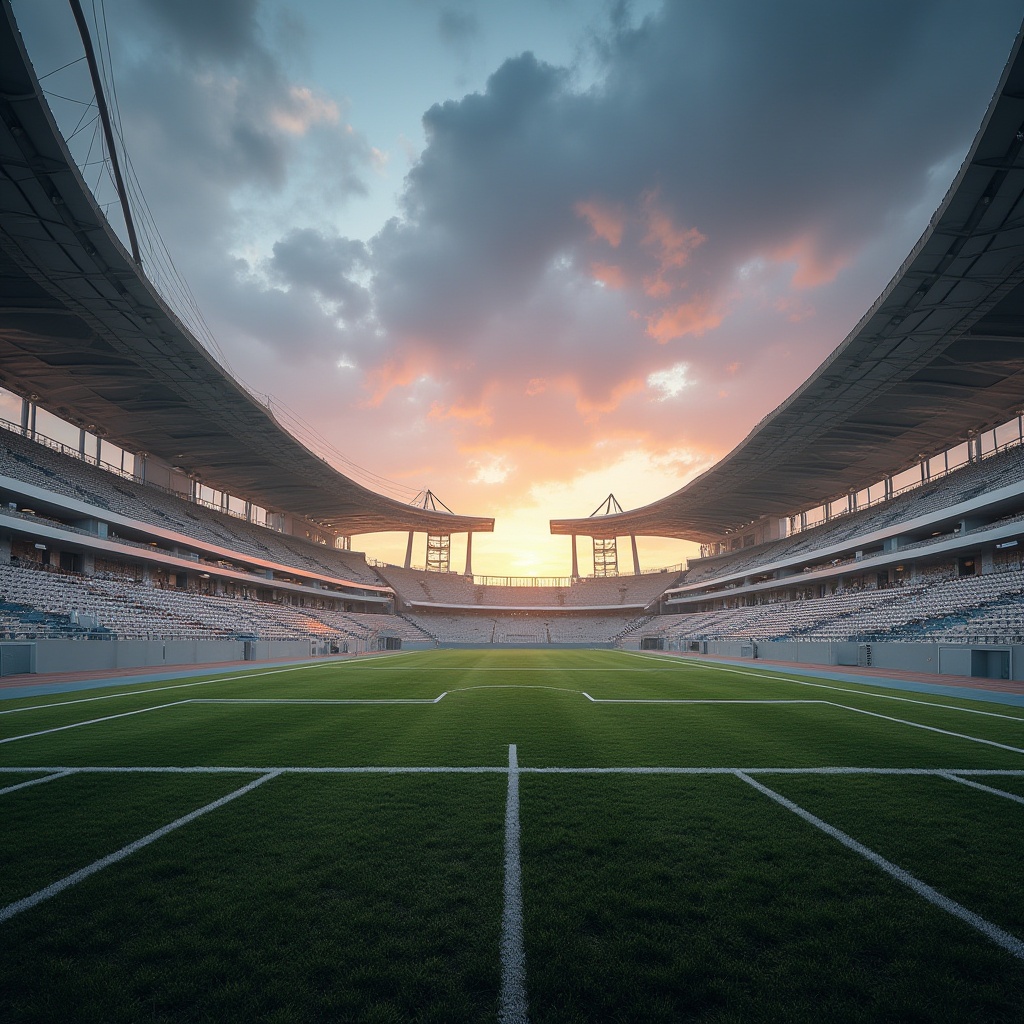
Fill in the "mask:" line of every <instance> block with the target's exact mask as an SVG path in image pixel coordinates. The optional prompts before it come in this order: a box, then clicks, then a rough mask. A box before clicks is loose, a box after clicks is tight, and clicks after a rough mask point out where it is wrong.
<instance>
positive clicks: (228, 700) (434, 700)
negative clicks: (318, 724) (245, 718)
mask: <svg viewBox="0 0 1024 1024" xmlns="http://www.w3.org/2000/svg"><path fill="white" fill-rule="evenodd" d="M447 696H448V691H447V690H445V692H444V693H442V694H441V696H440V697H394V698H390V699H383V698H382V699H380V700H375V699H367V700H357V699H352V700H315V699H312V698H310V699H305V698H295V699H292V698H287V697H282V698H276V697H193V698H191V699H190V700H187V701H185V702H184V703H186V704H438V703H440V702H441V701H442V700H444V698H445V697H447Z"/></svg>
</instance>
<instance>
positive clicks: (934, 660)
mask: <svg viewBox="0 0 1024 1024" xmlns="http://www.w3.org/2000/svg"><path fill="white" fill-rule="evenodd" d="M756 646H757V658H758V659H763V660H765V661H789V662H795V663H797V664H800V665H833V666H842V665H857V664H858V652H859V649H860V648H861V647H863V645H862V644H857V643H852V642H844V643H823V642H816V641H807V642H805V643H794V642H785V641H777V642H768V643H758V644H757V645H756ZM750 647H751V645H750V643H749V641H748V642H746V643H741V642H740V641H730V640H709V641H708V644H707V653H708V654H717V655H719V656H720V657H724V658H746V659H750V658H751V651H750ZM870 647H871V667H872V668H880V669H892V670H893V671H900V672H928V673H935V674H936V675H944V676H970V675H972V670H971V669H972V652H976V651H986V652H988V651H991V652H995V651H1009V652H1010V678H1011V679H1015V680H1018V681H1024V646H1015V647H1009V646H1000V645H997V644H991V645H986V644H934V643H932V644H929V643H918V644H913V643H873V644H870ZM684 649H685V647H684ZM975 660H976V659H975ZM983 660H985V659H983ZM987 660H988V677H989V678H996V675H995V673H996V671H997V670H996V668H995V665H996V659H993V658H989V659H987ZM977 677H982V678H984V677H985V674H984V673H978V676H976V678H977Z"/></svg>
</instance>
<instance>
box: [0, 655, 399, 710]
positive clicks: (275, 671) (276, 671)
mask: <svg viewBox="0 0 1024 1024" xmlns="http://www.w3.org/2000/svg"><path fill="white" fill-rule="evenodd" d="M410 653H411V652H410ZM354 664H356V662H352V661H345V662H341V665H354ZM323 667H324V666H323V664H322V663H320V664H317V663H315V662H314V663H312V664H303V665H293V666H291V667H290V668H272V669H268V670H267V671H266V672H247V673H245V674H244V675H240V676H217V677H216V678H214V679H198V680H196V681H195V682H193V683H174V684H173V685H170V686H151V687H149V689H146V690H125V691H124V692H123V693H105V694H103V696H101V697H79V698H78V699H76V700H61V701H54V702H53V703H51V704H33V705H32V706H31V707H27V708H8V709H7V710H6V711H0V715H16V714H17V713H18V712H19V711H45V710H46V709H47V708H64V707H67V706H68V705H70V704H88V703H89V702H90V701H94V700H113V699H114V698H115V697H139V696H144V695H145V694H148V693H158V692H159V691H160V690H182V689H184V688H185V687H187V686H209V685H210V684H211V683H234V682H238V680H239V679H260V678H262V677H263V676H276V675H280V674H281V673H283V672H301V671H302V670H303V669H309V668H323ZM339 667H340V665H339ZM113 685H116V684H113ZM12 699H16V698H12Z"/></svg>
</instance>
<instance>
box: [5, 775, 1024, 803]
mask: <svg viewBox="0 0 1024 1024" xmlns="http://www.w3.org/2000/svg"><path fill="white" fill-rule="evenodd" d="M76 771H77V769H75V768H65V769H64V770H63V771H59V772H57V773H56V774H55V775H44V776H43V777H42V778H41V779H29V780H28V782H19V783H18V784H17V785H16V786H7V787H6V788H5V789H0V796H3V795H4V794H5V793H13V792H15V790H19V789H24V788H25V787H26V786H38V785H39V784H40V783H41V782H53V780H54V779H63V778H64V777H65V776H67V775H74V774H75V772H76ZM1022 802H1024V801H1022Z"/></svg>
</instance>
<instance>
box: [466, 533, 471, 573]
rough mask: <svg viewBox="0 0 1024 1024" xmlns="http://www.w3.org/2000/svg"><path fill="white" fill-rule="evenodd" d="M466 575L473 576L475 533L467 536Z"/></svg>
mask: <svg viewBox="0 0 1024 1024" xmlns="http://www.w3.org/2000/svg"><path fill="white" fill-rule="evenodd" d="M466 575H467V576H472V575H473V531H472V530H470V531H469V533H467V534H466Z"/></svg>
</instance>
